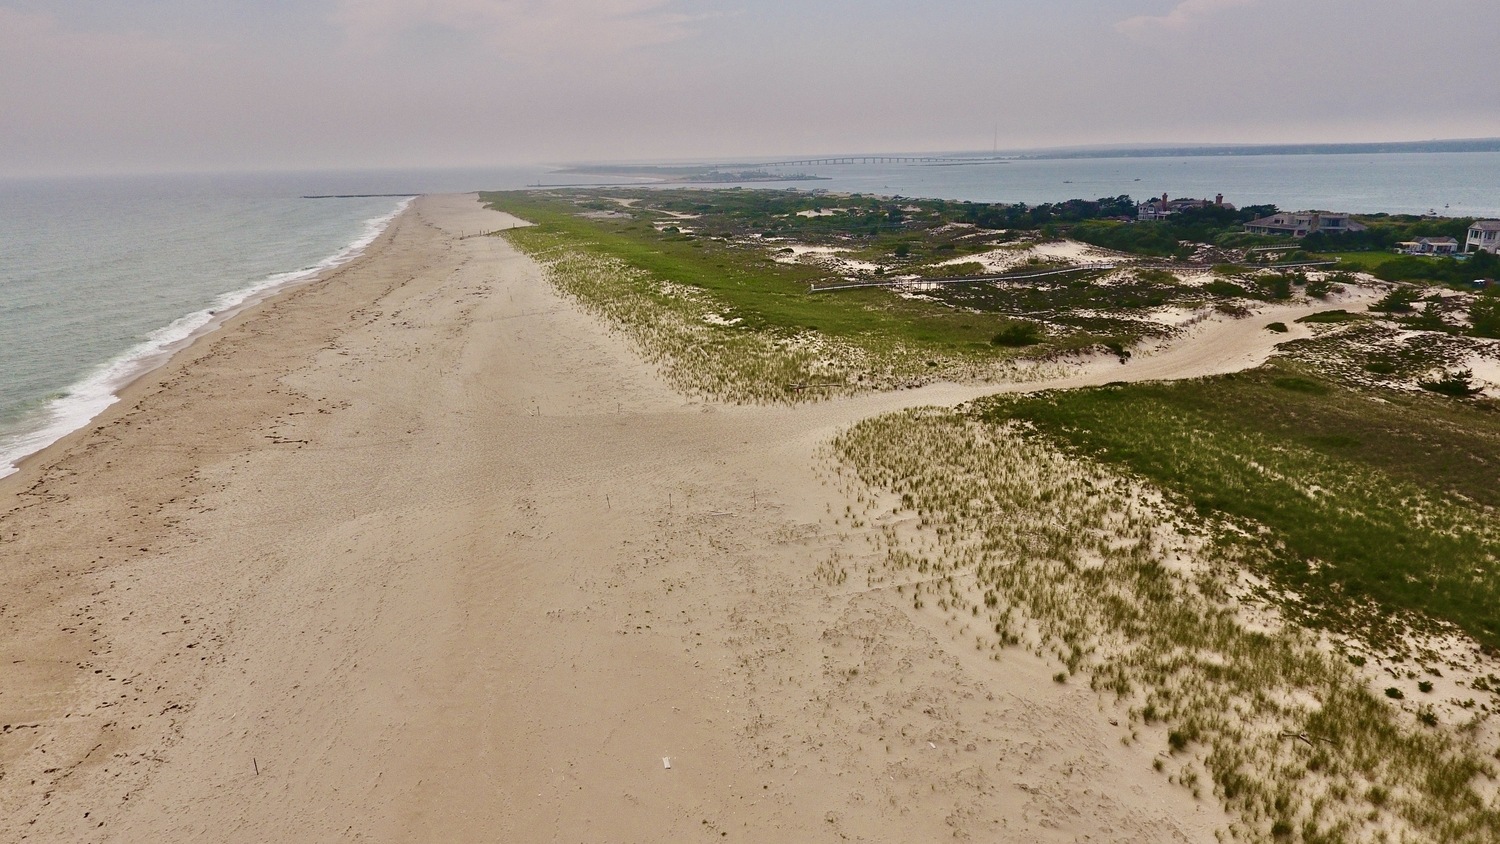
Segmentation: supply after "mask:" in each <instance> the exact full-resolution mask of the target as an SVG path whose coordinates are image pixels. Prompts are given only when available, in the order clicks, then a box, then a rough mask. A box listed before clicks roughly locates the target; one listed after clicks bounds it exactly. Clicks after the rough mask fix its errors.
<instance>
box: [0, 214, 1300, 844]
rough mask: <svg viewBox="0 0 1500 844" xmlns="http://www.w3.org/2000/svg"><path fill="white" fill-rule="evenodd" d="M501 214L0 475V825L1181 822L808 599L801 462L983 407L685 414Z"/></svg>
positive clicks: (1196, 804) (1025, 667)
mask: <svg viewBox="0 0 1500 844" xmlns="http://www.w3.org/2000/svg"><path fill="white" fill-rule="evenodd" d="M517 222H518V221H515V220H514V219H512V218H509V217H506V216H505V215H502V214H499V213H496V212H492V211H488V210H484V209H482V208H481V207H480V206H479V204H478V202H477V200H476V199H475V197H474V196H472V195H456V196H429V197H423V198H421V199H419V200H417V201H416V202H415V203H414V204H413V206H412V207H411V208H410V209H409V210H408V211H407V212H405V213H404V214H403V215H402V216H400V217H399V218H398V219H397V220H396V221H395V222H394V223H393V224H392V225H391V226H390V228H389V229H388V230H387V232H386V233H385V234H384V235H382V236H381V237H380V238H379V239H378V240H377V241H376V242H375V243H374V244H373V245H372V246H371V247H370V249H369V250H367V252H366V254H365V255H364V256H363V257H361V258H358V259H356V260H355V261H353V262H351V263H349V264H347V265H345V266H343V267H341V268H339V269H337V270H334V271H331V272H330V273H328V274H327V275H326V276H325V277H324V278H322V279H320V280H318V281H316V282H314V283H311V284H308V285H304V286H301V287H298V288H296V289H293V290H290V291H287V292H285V293H283V294H281V295H279V296H277V297H274V298H272V299H270V300H268V301H266V302H263V303H261V304H259V305H257V306H256V307H254V308H252V309H250V310H248V311H246V312H245V313H243V314H240V315H238V316H237V317H235V318H234V319H232V320H230V321H229V322H228V323H227V324H226V325H225V326H224V327H223V328H221V329H220V330H219V331H217V332H215V333H213V334H211V335H208V336H207V337H205V338H203V339H201V340H199V341H198V342H196V343H194V344H193V345H192V346H191V347H189V348H188V349H186V350H184V351H183V352H181V353H179V354H178V355H177V356H176V357H174V358H173V359H172V360H171V361H170V362H169V363H168V364H166V365H165V366H164V367H162V368H161V369H159V370H157V371H155V372H153V373H151V374H150V375H148V376H147V377H145V378H143V379H142V380H141V381H139V382H137V383H136V384H133V385H132V386H131V387H130V388H129V389H128V390H127V391H126V392H125V393H124V394H123V395H122V400H121V401H120V402H119V403H118V404H116V405H115V406H114V407H113V408H111V409H110V410H109V411H108V412H107V413H105V414H104V415H103V416H102V417H100V418H99V419H97V420H96V421H95V422H94V423H92V424H91V425H90V426H88V427H87V428H85V429H84V430H81V431H79V432H77V433H75V434H74V435H72V436H70V437H68V438H67V439H65V440H63V441H62V442H60V443H58V444H57V445H56V446H54V447H52V448H50V449H48V450H47V451H45V452H43V453H41V454H40V455H38V456H36V457H35V458H33V459H32V460H30V461H28V462H27V463H26V464H25V465H24V466H23V467H22V471H20V472H19V473H18V474H16V475H14V476H12V477H10V478H6V479H5V480H3V481H0V665H3V666H4V668H3V675H0V676H3V682H0V840H5V841H22V840H24V841H68V842H83V841H119V842H127V841H128V842H135V841H141V842H179V841H181V842H186V841H225V842H263V841H281V842H292V841H298V842H300V841H308V842H314V841H317V842H326V841H351V840H360V841H393V842H394V841H518V842H532V841H559V842H563V841H567V842H594V841H598V842H605V841H608V842H637V841H638V842H647V841H708V840H725V839H728V840H741V841H743V840H750V841H843V840H854V841H870V842H911V841H935V840H949V839H958V840H978V841H1015V842H1050V841H1056V842H1072V841H1152V842H1166V841H1191V842H1210V841H1213V840H1215V839H1214V830H1215V829H1216V828H1217V827H1220V826H1222V825H1223V823H1224V816H1223V814H1222V813H1221V812H1220V810H1219V809H1218V808H1217V807H1216V805H1215V804H1214V802H1213V801H1212V800H1211V799H1208V800H1195V799H1193V797H1192V796H1191V795H1190V794H1189V793H1187V791H1186V790H1184V789H1182V788H1178V787H1175V786H1172V785H1170V784H1169V783H1168V782H1167V781H1166V780H1165V778H1163V777H1160V776H1154V775H1153V774H1152V771H1151V764H1152V759H1153V755H1152V754H1153V751H1152V750H1151V749H1150V748H1151V747H1152V746H1154V745H1153V744H1152V743H1149V742H1146V743H1135V744H1133V745H1130V746H1126V745H1124V744H1122V742H1121V737H1122V735H1123V734H1124V733H1125V731H1126V730H1127V729H1128V725H1127V726H1126V727H1122V726H1119V725H1117V724H1115V723H1113V722H1115V721H1120V723H1123V721H1122V720H1121V713H1119V712H1116V711H1115V710H1114V709H1113V708H1111V706H1110V705H1108V704H1106V703H1105V702H1104V701H1103V700H1102V699H1101V698H1100V697H1099V696H1098V695H1096V694H1095V693H1094V692H1092V691H1090V690H1089V689H1088V688H1087V687H1086V685H1085V684H1082V683H1077V684H1066V685H1060V684H1057V683H1054V682H1053V681H1052V679H1051V676H1052V674H1053V673H1054V671H1055V670H1056V668H1055V666H1054V665H1052V664H1051V663H1049V662H1047V661H1045V660H1042V659H1040V658H1038V657H1034V656H1032V655H1030V654H1027V653H1025V652H1022V651H1021V650H1019V649H1017V650H1014V651H1011V652H1007V653H1006V654H1005V655H1004V656H1003V658H1002V659H1000V660H998V661H996V660H992V659H990V658H989V657H988V655H984V654H980V653H978V652H976V651H975V650H974V648H973V647H972V644H970V643H967V642H966V641H965V639H964V637H963V636H961V635H960V634H958V633H957V632H956V631H953V630H951V629H949V628H948V626H947V625H946V624H945V623H944V621H943V620H942V618H941V617H939V616H937V615H926V614H923V613H922V612H920V611H916V610H913V608H912V605H911V602H910V601H909V600H905V599H902V598H901V597H900V596H897V595H894V594H890V593H889V591H888V590H885V589H880V588H874V589H870V588H866V586H865V584H864V583H863V582H862V581H861V582H858V583H856V582H855V579H854V578H851V579H850V580H849V582H847V583H843V584H839V585H829V584H828V583H826V582H824V581H823V580H821V579H819V578H817V577H815V576H814V573H815V569H816V567H817V565H818V563H819V562H820V561H822V560H824V559H826V558H827V557H828V555H829V554H830V553H832V552H835V551H836V552H837V553H839V554H841V555H843V557H844V558H845V559H851V560H854V561H858V560H859V559H860V558H861V557H860V555H861V554H871V555H873V553H874V552H873V550H871V546H870V545H868V544H867V543H866V542H865V539H864V537H862V536H861V535H860V534H859V532H858V531H855V530H852V529H850V528H848V527H847V526H845V527H838V526H835V525H834V523H833V514H836V513H842V512H843V511H844V506H845V503H846V502H845V501H844V500H843V499H842V498H841V497H840V496H841V493H839V492H838V491H837V488H836V485H834V484H831V483H828V482H827V478H826V467H823V465H822V463H821V460H822V458H820V457H819V453H820V451H819V450H820V448H821V447H822V446H823V444H825V443H826V442H827V441H828V440H829V438H830V437H831V436H833V435H834V434H835V433H836V432H837V431H839V430H840V429H842V428H843V427H846V426H848V425H850V424H852V423H854V422H856V421H858V420H860V419H862V418H865V417H868V416H870V415H873V414H876V413H880V412H885V411H890V410H896V409H899V408H903V407H910V406H919V405H925V404H952V403H957V402H961V401H964V400H967V399H969V398H972V397H975V396H978V395H981V394H983V393H985V392H991V391H994V390H995V389H996V388H995V387H993V386H991V387H988V388H986V387H983V386H957V385H937V386H932V387H927V388H923V389H919V390H905V391H900V392H896V393H886V394H876V395H866V396H862V397H858V398H853V399H847V400H840V401H832V402H825V403H821V404H812V405H806V406H799V407H793V408H788V407H736V406H728V405H721V404H715V403H707V402H703V401H698V400H692V399H689V398H686V397H684V396H682V395H680V394H678V393H675V392H674V391H673V390H671V389H670V388H669V387H668V386H666V384H665V383H664V382H663V381H662V380H660V379H659V378H658V377H657V374H656V373H655V371H654V370H653V369H652V367H650V366H648V365H646V364H644V363H642V362H641V360H640V358H639V357H638V356H637V355H636V353H635V352H634V351H633V350H632V349H631V348H630V347H629V346H628V345H627V344H626V342H625V341H624V340H622V339H620V338H619V337H617V336H615V335H613V334H611V332H610V331H609V330H608V327H607V326H605V325H602V324H600V323H598V322H596V321H595V320H593V319H592V318H591V317H589V316H587V315H585V314H584V313H583V312H582V311H581V310H580V309H579V308H578V307H576V306H574V305H573V304H572V303H570V302H568V301H566V300H564V299H562V298H560V297H559V296H558V295H557V294H556V293H554V292H553V290H552V289H551V288H550V287H549V285H548V284H547V282H546V281H545V279H544V277H543V275H542V273H541V270H540V269H539V268H538V266H537V265H536V264H535V263H534V262H533V261H531V260H530V259H529V258H527V257H525V256H523V255H521V254H520V253H519V252H517V251H516V250H515V249H514V248H512V247H511V246H510V245H509V244H508V243H507V242H506V241H504V240H503V239H502V238H498V237H485V236H476V235H477V234H478V233H481V232H487V231H493V230H496V229H501V228H505V227H507V226H509V225H512V224H515V223H517ZM1315 309H1316V308H1312V307H1304V308H1302V309H1301V310H1298V309H1294V308H1284V309H1282V310H1281V311H1277V312H1276V313H1274V314H1265V315H1261V316H1258V317H1257V318H1255V319H1248V320H1240V321H1225V322H1221V323H1213V324H1209V325H1206V326H1204V327H1202V328H1201V329H1199V330H1198V333H1197V334H1195V335H1194V336H1193V337H1192V338H1191V339H1189V340H1188V341H1186V342H1185V343H1183V344H1181V345H1179V346H1177V347H1175V348H1172V349H1170V350H1167V351H1164V352H1161V353H1159V354H1155V355H1151V356H1138V358H1137V359H1135V360H1132V361H1131V363H1130V364H1128V365H1120V364H1118V363H1116V362H1115V361H1113V360H1106V361H1103V362H1100V363H1096V364H1094V365H1092V366H1087V367H1082V368H1080V369H1079V370H1078V371H1077V372H1075V373H1073V374H1071V375H1069V376H1067V377H1066V378H1064V379H1061V380H1058V381H1056V382H1052V383H1050V384H1030V385H1025V387H1024V388H1025V389H1037V388H1039V387H1042V386H1073V385H1081V384H1088V383H1104V382H1106V381H1109V380H1115V379H1120V378H1127V377H1128V378H1147V377H1152V378H1167V377H1183V376H1187V375H1195V374H1207V373H1211V372H1223V371H1231V370H1234V369H1238V368H1243V367H1245V366H1250V365H1254V364H1255V363H1257V362H1258V361H1259V360H1262V359H1264V357H1265V356H1266V355H1267V354H1269V353H1270V351H1271V349H1272V347H1273V344H1274V343H1275V342H1277V341H1278V340H1285V339H1288V337H1289V336H1297V334H1296V333H1295V332H1300V331H1303V330H1305V329H1304V328H1303V327H1301V326H1295V324H1293V323H1292V318H1294V317H1295V316H1298V315H1300V314H1301V313H1304V312H1308V311H1311V310H1315ZM1272 319H1285V320H1286V321H1287V322H1288V323H1289V324H1293V325H1294V333H1293V334H1292V335H1280V336H1277V335H1272V334H1270V333H1269V332H1267V331H1265V330H1264V325H1265V323H1266V322H1268V321H1270V320H1272ZM1017 389H1019V387H1017ZM851 669H857V670H851Z"/></svg>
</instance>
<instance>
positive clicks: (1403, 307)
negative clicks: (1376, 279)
mask: <svg viewBox="0 0 1500 844" xmlns="http://www.w3.org/2000/svg"><path fill="white" fill-rule="evenodd" d="M1417 295H1418V294H1417V289H1416V288H1415V287H1404V286H1402V287H1396V288H1393V289H1392V290H1391V292H1389V293H1387V294H1385V296H1384V297H1382V298H1381V299H1380V301H1378V302H1376V303H1375V304H1373V305H1371V306H1370V310H1372V311H1384V312H1386V313H1388V314H1397V313H1399V314H1404V313H1409V312H1411V310H1412V303H1414V302H1416V301H1417Z"/></svg>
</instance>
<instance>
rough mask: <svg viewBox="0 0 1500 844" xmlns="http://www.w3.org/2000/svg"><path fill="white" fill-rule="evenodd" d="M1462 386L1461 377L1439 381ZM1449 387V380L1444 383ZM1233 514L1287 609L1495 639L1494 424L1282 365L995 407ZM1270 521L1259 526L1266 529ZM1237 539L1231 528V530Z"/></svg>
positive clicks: (1389, 632) (998, 414)
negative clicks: (1283, 593)
mask: <svg viewBox="0 0 1500 844" xmlns="http://www.w3.org/2000/svg"><path fill="white" fill-rule="evenodd" d="M1448 380H1455V381H1456V382H1459V383H1461V385H1462V386H1464V388H1465V389H1467V385H1468V381H1467V376H1466V375H1465V374H1462V373H1460V374H1458V375H1457V376H1454V377H1453V378H1452V379H1444V383H1447V381H1448ZM1443 391H1444V392H1450V393H1452V394H1460V392H1461V391H1459V390H1458V389H1457V388H1455V389H1452V390H1447V389H1445V390H1443ZM988 412H989V414H990V415H989V417H988V418H990V419H993V420H1003V419H1016V420H1024V421H1026V422H1028V423H1030V424H1032V425H1035V426H1037V428H1038V430H1041V431H1043V432H1046V433H1047V434H1049V435H1051V436H1054V437H1057V438H1058V439H1059V440H1061V441H1063V442H1066V443H1068V444H1069V445H1070V446H1071V447H1072V448H1075V449H1077V450H1078V451H1079V452H1080V453H1081V454H1086V455H1088V456H1090V457H1093V458H1096V459H1099V460H1102V461H1106V462H1108V463H1110V464H1115V465H1118V466H1120V467H1121V468H1124V469H1127V470H1128V471H1130V472H1132V473H1134V474H1137V475H1139V476H1141V477H1143V478H1145V479H1147V480H1149V481H1151V482H1152V483H1154V484H1157V485H1160V486H1161V487H1163V488H1165V489H1168V490H1171V491H1173V492H1174V493H1176V494H1178V495H1181V496H1182V497H1183V499H1184V500H1185V501H1187V502H1190V503H1191V504H1192V506H1193V507H1194V509H1195V510H1196V511H1197V512H1198V513H1199V514H1201V515H1204V516H1212V517H1215V518H1223V519H1227V520H1228V521H1229V523H1231V524H1239V525H1241V526H1242V527H1243V529H1244V530H1245V531H1247V532H1248V535H1250V536H1253V537H1255V542H1256V543H1257V544H1258V543H1260V542H1261V541H1262V538H1263V537H1267V536H1269V537H1270V541H1271V542H1272V544H1274V545H1275V547H1276V548H1277V549H1278V551H1277V552H1276V553H1274V554H1265V555H1262V556H1261V557H1260V558H1259V559H1260V565H1261V566H1263V567H1264V570H1265V573H1266V574H1267V575H1268V576H1269V577H1270V578H1272V580H1273V581H1274V582H1276V583H1278V584H1280V585H1281V586H1282V587H1284V588H1286V589H1288V590H1290V591H1291V592H1292V593H1293V594H1295V595H1297V596H1298V598H1297V603H1296V604H1295V605H1294V606H1291V607H1289V610H1290V611H1292V612H1294V613H1296V614H1298V615H1301V616H1304V617H1306V618H1308V619H1312V620H1318V621H1322V622H1328V623H1333V624H1335V625H1337V626H1338V627H1339V628H1340V629H1345V630H1350V631H1353V630H1364V631H1365V633H1366V635H1370V636H1373V637H1375V638H1377V639H1378V640H1379V641H1381V642H1384V643H1392V642H1395V641H1396V640H1397V639H1398V637H1399V636H1400V634H1401V632H1402V631H1403V630H1404V629H1405V627H1406V625H1407V624H1408V623H1410V622H1411V621H1412V619H1414V618H1416V619H1436V620H1441V621H1445V622H1450V623H1452V624H1454V625H1456V626H1458V627H1459V628H1461V629H1463V630H1464V631H1465V632H1467V633H1469V634H1470V635H1472V636H1474V637H1475V638H1476V639H1478V640H1479V641H1481V642H1485V643H1488V644H1491V645H1500V526H1496V525H1495V523H1494V520H1493V518H1492V517H1490V516H1489V515H1488V514H1487V512H1486V508H1487V507H1495V506H1500V491H1497V490H1496V487H1495V484H1494V479H1495V466H1496V465H1500V419H1497V418H1496V417H1495V414H1493V413H1486V412H1483V411H1481V410H1478V409H1471V408H1467V407H1453V406H1451V405H1439V404H1434V403H1433V402H1432V401H1427V400H1423V399H1421V398H1420V397H1390V398H1382V399H1380V400H1376V399H1375V398H1374V397H1371V396H1367V395H1364V394H1361V393H1358V392H1354V391H1350V390H1347V389H1344V388H1341V387H1339V386H1336V385H1335V384H1332V383H1330V382H1328V381H1325V380H1322V379H1320V378H1317V377H1313V376H1311V375H1310V374H1308V373H1305V372H1302V371H1298V370H1296V369H1292V368H1288V367H1287V366H1285V365H1281V366H1272V367H1267V368H1264V369H1261V370H1257V371H1255V372H1250V373H1242V374H1239V375H1234V376H1224V377H1220V378H1211V379H1206V380H1201V381H1192V382H1180V383H1170V384H1138V385H1133V386H1128V387H1112V388H1101V389H1091V390H1078V391H1072V392H1067V393H1057V394H1049V395H1045V396H1038V397H1034V398H1028V399H1017V400H1011V401H1005V402H997V403H994V404H993V405H992V406H990V408H989V411H988ZM1267 532H1268V533H1267ZM1238 535H1239V534H1237V533H1234V532H1231V533H1229V534H1226V536H1228V537H1230V538H1231V539H1232V538H1233V537H1235V536H1238Z"/></svg>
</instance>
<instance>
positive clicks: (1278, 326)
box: [1266, 322, 1290, 334]
mask: <svg viewBox="0 0 1500 844" xmlns="http://www.w3.org/2000/svg"><path fill="white" fill-rule="evenodd" d="M1266 330H1267V331H1274V332H1276V333H1277V334H1285V333H1287V331H1288V330H1290V329H1288V328H1287V327H1286V323H1284V322H1273V323H1270V324H1269V325H1267V326H1266Z"/></svg>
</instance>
